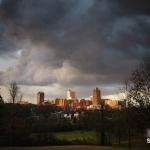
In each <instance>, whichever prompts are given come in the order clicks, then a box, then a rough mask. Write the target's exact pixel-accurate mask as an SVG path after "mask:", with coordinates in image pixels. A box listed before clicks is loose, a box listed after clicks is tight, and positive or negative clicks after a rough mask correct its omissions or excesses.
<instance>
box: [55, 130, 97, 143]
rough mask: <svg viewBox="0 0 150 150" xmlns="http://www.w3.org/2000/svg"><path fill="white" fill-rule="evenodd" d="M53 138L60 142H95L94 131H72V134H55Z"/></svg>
mask: <svg viewBox="0 0 150 150" xmlns="http://www.w3.org/2000/svg"><path fill="white" fill-rule="evenodd" d="M54 135H55V137H56V138H57V139H60V140H68V141H73V140H84V139H85V140H88V141H92V142H93V143H95V142H96V133H95V132H94V131H73V132H55V133H54Z"/></svg>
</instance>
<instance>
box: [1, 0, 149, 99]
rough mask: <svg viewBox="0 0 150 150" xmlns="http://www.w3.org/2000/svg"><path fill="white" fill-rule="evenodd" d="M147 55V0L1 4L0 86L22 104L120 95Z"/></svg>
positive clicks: (50, 0)
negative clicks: (97, 93) (41, 96)
mask: <svg viewBox="0 0 150 150" xmlns="http://www.w3.org/2000/svg"><path fill="white" fill-rule="evenodd" d="M149 51H150V1H149V0H0V86H1V87H2V95H3V96H4V97H7V96H6V95H7V94H6V91H5V90H4V89H3V86H4V85H6V84H8V83H10V82H11V81H16V82H17V83H18V84H19V85H20V87H21V91H22V93H23V95H24V98H23V99H30V100H31V101H32V102H34V101H35V94H36V93H37V92H38V91H44V92H45V94H46V98H54V97H66V90H67V89H68V88H71V89H73V90H74V91H76V93H77V97H79V98H82V97H88V96H90V95H91V92H92V89H93V88H94V87H95V86H97V87H99V88H100V89H101V90H102V95H103V96H108V95H114V94H116V93H118V91H119V88H121V87H122V86H123V83H124V80H125V79H126V78H128V77H129V76H130V74H131V72H132V71H133V70H134V69H135V68H136V67H137V65H138V63H139V62H140V60H141V59H142V58H143V57H144V56H145V55H147V54H148V53H149Z"/></svg>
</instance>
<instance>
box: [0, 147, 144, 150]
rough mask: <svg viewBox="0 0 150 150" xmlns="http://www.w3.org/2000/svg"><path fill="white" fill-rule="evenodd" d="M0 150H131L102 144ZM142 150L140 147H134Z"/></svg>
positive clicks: (1, 149)
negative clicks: (102, 145)
mask: <svg viewBox="0 0 150 150" xmlns="http://www.w3.org/2000/svg"><path fill="white" fill-rule="evenodd" d="M0 150H130V149H128V148H114V147H100V146H51V147H48V146H47V147H5V148H0ZM133 150H140V149H133ZM141 150H143V149H141Z"/></svg>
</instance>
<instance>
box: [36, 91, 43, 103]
mask: <svg viewBox="0 0 150 150" xmlns="http://www.w3.org/2000/svg"><path fill="white" fill-rule="evenodd" d="M43 102H44V92H38V93H37V104H42V103H43Z"/></svg>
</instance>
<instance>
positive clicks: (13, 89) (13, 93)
mask: <svg viewBox="0 0 150 150" xmlns="http://www.w3.org/2000/svg"><path fill="white" fill-rule="evenodd" d="M8 92H9V96H10V101H11V102H12V103H13V104H14V103H15V102H16V99H17V96H18V93H19V87H18V85H17V83H16V82H12V83H10V85H9V86H8Z"/></svg>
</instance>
